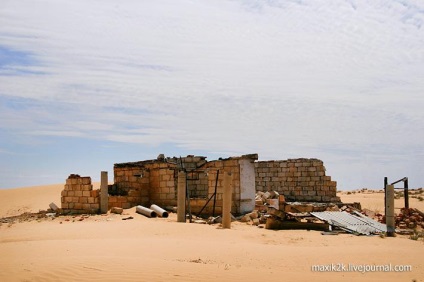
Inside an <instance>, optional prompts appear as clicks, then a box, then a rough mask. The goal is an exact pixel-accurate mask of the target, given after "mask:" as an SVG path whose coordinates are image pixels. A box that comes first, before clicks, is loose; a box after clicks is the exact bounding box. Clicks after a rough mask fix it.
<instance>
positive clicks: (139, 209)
mask: <svg viewBox="0 0 424 282" xmlns="http://www.w3.org/2000/svg"><path fill="white" fill-rule="evenodd" d="M135 210H136V212H138V213H140V214H142V215H145V216H147V217H156V216H157V214H156V213H155V212H154V211H152V210H151V209H148V208H146V207H143V206H136V207H135Z"/></svg>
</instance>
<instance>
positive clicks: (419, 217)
mask: <svg viewBox="0 0 424 282" xmlns="http://www.w3.org/2000/svg"><path fill="white" fill-rule="evenodd" d="M395 220H396V226H397V227H399V229H407V228H409V229H414V228H417V227H421V228H424V213H423V212H421V211H419V210H418V209H414V208H403V209H401V210H400V213H399V214H397V215H396V219H395Z"/></svg>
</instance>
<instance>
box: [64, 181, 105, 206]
mask: <svg viewBox="0 0 424 282" xmlns="http://www.w3.org/2000/svg"><path fill="white" fill-rule="evenodd" d="M61 195H62V196H61V204H62V210H63V212H65V213H79V214H81V213H98V212H99V209H100V204H99V190H93V185H92V184H91V177H88V176H85V177H81V176H79V175H77V174H71V175H70V176H69V177H68V179H66V184H65V189H64V190H63V191H62V194H61Z"/></svg>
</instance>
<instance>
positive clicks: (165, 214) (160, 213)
mask: <svg viewBox="0 0 424 282" xmlns="http://www.w3.org/2000/svg"><path fill="white" fill-rule="evenodd" d="M150 209H151V210H152V211H154V212H155V213H156V214H157V215H158V216H160V217H165V218H166V217H168V212H167V211H166V210H164V209H163V208H161V207H159V206H157V205H151V206H150Z"/></svg>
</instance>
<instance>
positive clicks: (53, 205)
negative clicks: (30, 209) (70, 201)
mask: <svg viewBox="0 0 424 282" xmlns="http://www.w3.org/2000/svg"><path fill="white" fill-rule="evenodd" d="M49 207H50V208H51V209H52V210H53V211H57V210H59V207H58V206H57V205H56V204H55V203H53V202H52V203H50V205H49Z"/></svg>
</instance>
